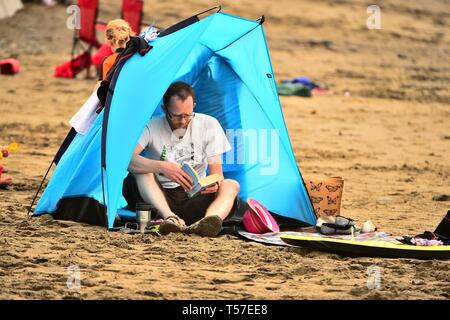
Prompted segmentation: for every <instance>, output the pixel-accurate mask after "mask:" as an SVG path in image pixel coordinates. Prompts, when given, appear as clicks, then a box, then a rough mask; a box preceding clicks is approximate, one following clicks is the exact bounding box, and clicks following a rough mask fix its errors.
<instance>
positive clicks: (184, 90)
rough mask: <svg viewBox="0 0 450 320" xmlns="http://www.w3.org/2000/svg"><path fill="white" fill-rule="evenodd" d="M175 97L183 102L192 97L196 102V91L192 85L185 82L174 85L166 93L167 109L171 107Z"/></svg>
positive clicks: (165, 103) (165, 102) (164, 97)
mask: <svg viewBox="0 0 450 320" xmlns="http://www.w3.org/2000/svg"><path fill="white" fill-rule="evenodd" d="M175 96H177V97H178V98H180V99H181V100H182V101H185V100H186V99H187V98H188V97H192V99H193V100H194V102H195V92H194V89H193V88H192V87H191V85H190V84H188V83H186V82H183V81H177V82H174V83H172V84H171V85H170V86H169V88H168V89H167V91H166V93H164V96H163V103H164V105H165V106H166V107H167V108H168V107H169V102H170V98H172V97H175Z"/></svg>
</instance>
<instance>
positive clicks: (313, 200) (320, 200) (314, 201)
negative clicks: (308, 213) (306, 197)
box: [311, 197, 323, 203]
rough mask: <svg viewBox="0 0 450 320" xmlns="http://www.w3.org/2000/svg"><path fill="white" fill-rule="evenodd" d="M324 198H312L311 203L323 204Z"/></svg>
mask: <svg viewBox="0 0 450 320" xmlns="http://www.w3.org/2000/svg"><path fill="white" fill-rule="evenodd" d="M322 200H323V197H311V202H312V203H320V202H322Z"/></svg>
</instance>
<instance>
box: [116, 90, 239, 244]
mask: <svg viewBox="0 0 450 320" xmlns="http://www.w3.org/2000/svg"><path fill="white" fill-rule="evenodd" d="M194 106H195V93H194V90H193V88H192V87H191V86H190V85H189V84H187V83H184V82H175V83H173V84H171V85H170V86H169V88H168V89H167V91H166V93H165V94H164V97H163V106H162V107H163V110H164V115H163V116H160V117H154V118H152V119H151V120H150V121H149V123H148V124H147V126H146V127H145V128H144V131H143V133H142V135H141V137H140V139H139V141H138V145H137V146H136V148H135V150H134V152H133V156H132V158H131V161H130V164H129V166H128V171H129V172H130V174H129V175H128V176H127V178H126V179H125V182H124V196H125V198H126V199H127V201H128V203H129V205H131V207H132V206H133V205H134V204H135V203H136V202H140V201H144V202H146V203H150V204H152V205H153V206H155V208H156V209H157V210H158V213H159V215H160V216H161V217H162V218H163V219H164V220H165V221H164V223H163V224H162V225H161V226H160V232H161V234H168V233H170V232H186V233H196V234H199V235H201V236H216V235H218V234H219V232H220V231H221V228H222V221H223V220H225V219H226V218H228V217H231V216H232V215H233V212H234V210H235V207H236V203H237V201H236V197H237V194H238V192H239V183H238V182H237V181H235V180H231V179H225V180H222V182H220V183H217V184H215V185H213V186H211V187H208V188H206V189H204V190H203V191H202V192H201V194H198V195H196V196H194V197H192V198H189V197H188V195H187V193H186V190H190V189H191V187H192V180H191V178H190V176H189V175H188V174H187V173H185V172H184V171H183V170H182V169H181V167H182V165H183V163H185V162H188V163H190V164H191V165H192V166H193V167H194V169H195V170H196V171H197V172H198V174H199V176H200V177H205V176H206V169H207V168H208V174H215V173H217V174H219V175H221V176H222V177H223V172H222V162H221V160H222V158H221V155H222V154H223V153H224V152H227V151H228V150H230V149H231V147H230V144H229V142H228V140H227V138H226V136H225V133H224V131H223V129H222V127H221V126H220V124H219V122H218V121H217V120H216V119H215V118H213V117H211V116H208V115H205V114H200V113H195V114H194V112H193V110H194ZM143 149H146V150H147V151H148V153H149V154H150V157H149V158H147V157H143V156H141V155H140V154H141V152H142V151H143Z"/></svg>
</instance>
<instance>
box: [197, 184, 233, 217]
mask: <svg viewBox="0 0 450 320" xmlns="http://www.w3.org/2000/svg"><path fill="white" fill-rule="evenodd" d="M239 188H240V186H239V183H238V182H237V181H235V180H232V179H225V180H223V181H222V183H221V184H220V186H219V190H217V195H216V198H215V199H214V201H213V202H212V203H211V204H210V205H209V207H208V209H207V210H206V214H205V217H207V216H211V215H217V216H219V217H220V218H221V219H222V220H224V219H225V218H226V217H227V216H228V214H229V213H230V210H231V208H233V204H234V200H235V199H236V196H237V195H238V193H239Z"/></svg>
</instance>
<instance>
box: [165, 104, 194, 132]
mask: <svg viewBox="0 0 450 320" xmlns="http://www.w3.org/2000/svg"><path fill="white" fill-rule="evenodd" d="M164 111H165V112H166V116H167V119H168V120H169V123H170V125H171V127H172V130H176V129H187V127H188V125H189V122H191V120H192V116H193V112H194V99H193V98H192V97H191V96H189V97H187V98H186V100H184V101H183V100H181V99H180V98H179V97H177V96H173V97H171V98H170V102H169V105H168V106H166V107H165V110H164Z"/></svg>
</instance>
